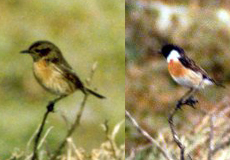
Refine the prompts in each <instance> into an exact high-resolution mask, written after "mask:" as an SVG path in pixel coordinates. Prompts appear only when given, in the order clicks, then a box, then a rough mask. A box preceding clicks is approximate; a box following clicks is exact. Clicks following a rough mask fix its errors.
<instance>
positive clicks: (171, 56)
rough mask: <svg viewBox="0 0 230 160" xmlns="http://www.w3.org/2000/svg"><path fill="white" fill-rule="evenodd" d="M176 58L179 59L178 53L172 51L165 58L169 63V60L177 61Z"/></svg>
mask: <svg viewBox="0 0 230 160" xmlns="http://www.w3.org/2000/svg"><path fill="white" fill-rule="evenodd" d="M178 58H180V54H179V53H178V51H176V50H172V51H171V52H170V53H169V55H168V57H167V62H168V63H169V62H170V61H171V60H173V61H178Z"/></svg>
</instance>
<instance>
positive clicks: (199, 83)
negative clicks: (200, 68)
mask: <svg viewBox="0 0 230 160" xmlns="http://www.w3.org/2000/svg"><path fill="white" fill-rule="evenodd" d="M172 78H173V79H174V80H175V81H176V82H177V83H178V84H180V85H182V86H185V87H188V88H195V89H201V88H204V87H205V86H207V85H212V82H210V81H209V80H204V79H203V77H202V75H201V74H199V73H195V72H193V71H189V73H188V74H186V76H183V77H174V76H172Z"/></svg>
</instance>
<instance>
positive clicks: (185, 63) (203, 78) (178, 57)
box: [161, 44, 224, 105]
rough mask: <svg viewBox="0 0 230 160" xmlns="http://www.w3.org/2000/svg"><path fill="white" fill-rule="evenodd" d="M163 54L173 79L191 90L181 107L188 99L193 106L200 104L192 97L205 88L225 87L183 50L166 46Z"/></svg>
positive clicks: (183, 99)
mask: <svg viewBox="0 0 230 160" xmlns="http://www.w3.org/2000/svg"><path fill="white" fill-rule="evenodd" d="M161 53H162V54H163V55H164V57H165V58H166V59H167V63H168V70H169V73H170V75H171V77H172V78H173V79H174V80H175V81H176V82H177V83H178V84H180V85H182V86H184V87H187V88H190V90H189V91H188V92H187V93H186V94H185V95H184V96H183V97H182V98H181V100H180V101H179V105H180V104H181V103H183V101H185V100H186V99H185V98H188V99H187V100H189V101H188V103H191V105H193V104H195V103H196V102H198V101H197V100H194V99H193V97H192V95H193V94H194V93H195V92H196V91H197V90H200V89H202V88H204V87H205V86H208V85H213V84H215V85H217V86H220V87H224V86H223V85H222V84H220V83H218V82H216V81H215V80H214V79H213V78H211V77H210V76H209V75H208V74H207V72H206V71H205V70H203V69H202V68H201V67H199V66H198V65H196V63H195V62H194V61H193V60H192V59H190V58H189V57H187V56H186V55H185V52H184V50H183V49H182V48H180V47H179V46H177V45H173V44H166V45H164V46H163V47H162V49H161Z"/></svg>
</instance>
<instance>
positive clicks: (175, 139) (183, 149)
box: [168, 104, 192, 160]
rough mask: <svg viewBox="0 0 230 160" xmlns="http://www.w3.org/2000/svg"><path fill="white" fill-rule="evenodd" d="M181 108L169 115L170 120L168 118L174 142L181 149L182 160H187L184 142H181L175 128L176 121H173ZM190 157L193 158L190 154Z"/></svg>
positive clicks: (175, 109) (176, 108)
mask: <svg viewBox="0 0 230 160" xmlns="http://www.w3.org/2000/svg"><path fill="white" fill-rule="evenodd" d="M181 105H184V104H181ZM180 107H181V106H179V107H178V106H176V107H175V108H174V109H173V111H172V112H171V113H170V114H169V118H168V122H169V125H170V129H171V132H172V135H173V140H174V142H176V144H177V146H178V147H179V148H180V160H185V146H184V145H183V144H182V142H181V141H180V139H179V137H178V134H177V132H176V130H175V126H174V121H173V117H174V115H175V114H176V112H177V111H178V109H180ZM188 157H189V158H190V159H192V158H191V156H190V155H189V154H188Z"/></svg>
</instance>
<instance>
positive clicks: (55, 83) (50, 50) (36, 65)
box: [21, 41, 105, 103]
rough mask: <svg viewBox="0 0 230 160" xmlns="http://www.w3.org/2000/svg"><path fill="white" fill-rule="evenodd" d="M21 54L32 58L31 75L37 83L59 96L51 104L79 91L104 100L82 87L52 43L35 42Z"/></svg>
mask: <svg viewBox="0 0 230 160" xmlns="http://www.w3.org/2000/svg"><path fill="white" fill-rule="evenodd" d="M21 53H23V54H30V55H31V56H32V58H33V73H34V76H35V78H36V80H37V81H38V83H39V84H40V85H41V86H42V87H43V88H45V89H46V90H47V91H49V92H51V93H53V94H56V95H58V96H59V97H58V98H57V99H55V100H54V101H52V102H51V103H55V102H56V101H58V100H60V99H62V98H63V97H66V96H67V95H69V94H71V93H73V92H74V91H76V90H80V91H82V92H83V93H84V94H87V93H89V94H92V95H94V96H96V97H97V98H105V97H104V96H102V95H100V94H98V93H96V92H94V91H92V90H91V89H89V88H86V87H85V86H84V84H83V83H82V82H81V80H80V79H79V77H78V76H77V74H76V73H75V72H74V71H73V70H72V68H71V66H70V65H69V64H68V63H67V61H66V60H65V59H64V57H63V55H62V53H61V51H60V50H59V48H58V47H57V46H56V45H54V44H53V43H51V42H49V41H37V42H35V43H33V44H32V45H31V46H30V47H29V49H27V50H23V51H21Z"/></svg>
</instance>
